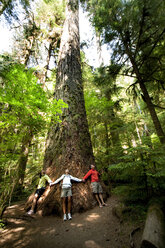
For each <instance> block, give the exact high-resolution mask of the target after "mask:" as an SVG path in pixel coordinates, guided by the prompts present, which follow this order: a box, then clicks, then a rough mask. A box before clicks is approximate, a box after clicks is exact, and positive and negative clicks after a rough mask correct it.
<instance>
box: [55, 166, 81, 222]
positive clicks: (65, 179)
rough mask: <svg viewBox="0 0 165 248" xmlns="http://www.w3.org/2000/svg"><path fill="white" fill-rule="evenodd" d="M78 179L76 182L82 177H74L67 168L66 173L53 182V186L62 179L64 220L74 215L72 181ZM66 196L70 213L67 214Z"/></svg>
mask: <svg viewBox="0 0 165 248" xmlns="http://www.w3.org/2000/svg"><path fill="white" fill-rule="evenodd" d="M72 180H73V181H76V182H82V181H83V180H82V179H79V178H77V177H73V176H71V175H70V174H69V170H68V169H66V170H65V174H63V175H62V176H61V177H59V178H58V179H57V180H56V181H54V182H53V183H51V186H52V185H54V184H57V183H59V182H60V181H62V184H61V187H62V189H61V198H62V199H63V200H62V208H63V214H64V221H66V220H67V217H68V220H71V219H72V216H71V197H72V183H71V181H72ZM66 198H68V215H67V214H66Z"/></svg>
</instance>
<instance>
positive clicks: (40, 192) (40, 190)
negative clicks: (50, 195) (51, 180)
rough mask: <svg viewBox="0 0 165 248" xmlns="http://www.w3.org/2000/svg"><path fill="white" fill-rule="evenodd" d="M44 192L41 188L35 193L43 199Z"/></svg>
mask: <svg viewBox="0 0 165 248" xmlns="http://www.w3.org/2000/svg"><path fill="white" fill-rule="evenodd" d="M44 191H45V188H44V187H42V188H40V189H37V190H36V192H35V194H37V195H38V197H41V196H42V194H43V193H44Z"/></svg>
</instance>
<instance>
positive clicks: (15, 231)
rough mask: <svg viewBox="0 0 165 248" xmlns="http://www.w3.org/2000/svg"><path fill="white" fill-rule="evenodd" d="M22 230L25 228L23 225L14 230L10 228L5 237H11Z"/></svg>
mask: <svg viewBox="0 0 165 248" xmlns="http://www.w3.org/2000/svg"><path fill="white" fill-rule="evenodd" d="M6 230H7V229H6ZM24 230H25V228H24V227H18V228H15V229H14V230H12V231H11V230H10V231H9V232H7V234H6V237H7V238H8V239H12V238H13V235H15V234H18V233H19V232H21V231H24Z"/></svg>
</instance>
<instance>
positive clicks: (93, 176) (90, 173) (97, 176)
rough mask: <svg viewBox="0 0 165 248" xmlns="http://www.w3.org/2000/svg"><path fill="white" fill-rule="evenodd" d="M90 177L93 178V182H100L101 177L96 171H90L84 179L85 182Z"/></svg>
mask: <svg viewBox="0 0 165 248" xmlns="http://www.w3.org/2000/svg"><path fill="white" fill-rule="evenodd" d="M89 176H91V182H92V183H93V182H99V181H100V180H99V176H100V173H99V172H98V171H97V170H95V169H91V170H89V171H88V173H87V174H86V175H85V176H84V177H83V179H84V180H86V179H87V178H88V177H89Z"/></svg>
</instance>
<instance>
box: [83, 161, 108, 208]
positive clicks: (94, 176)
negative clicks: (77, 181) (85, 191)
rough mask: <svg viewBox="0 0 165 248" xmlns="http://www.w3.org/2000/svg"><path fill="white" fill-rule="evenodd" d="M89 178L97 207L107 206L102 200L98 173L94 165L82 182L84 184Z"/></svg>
mask: <svg viewBox="0 0 165 248" xmlns="http://www.w3.org/2000/svg"><path fill="white" fill-rule="evenodd" d="M89 177H90V178H91V187H92V191H93V194H94V195H95V197H96V200H97V202H98V204H99V207H100V208H101V207H103V206H107V204H106V203H105V202H104V200H103V189H102V187H101V184H100V178H99V177H100V173H99V172H98V171H97V170H96V169H95V165H93V164H92V165H91V170H89V171H88V173H87V174H86V175H85V176H84V177H83V181H84V182H85V180H86V179H88V178H89Z"/></svg>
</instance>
